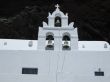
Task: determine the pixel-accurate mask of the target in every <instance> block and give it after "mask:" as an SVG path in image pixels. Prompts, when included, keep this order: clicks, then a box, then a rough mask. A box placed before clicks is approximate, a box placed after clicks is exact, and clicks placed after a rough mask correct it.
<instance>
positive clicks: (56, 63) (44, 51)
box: [0, 5, 110, 82]
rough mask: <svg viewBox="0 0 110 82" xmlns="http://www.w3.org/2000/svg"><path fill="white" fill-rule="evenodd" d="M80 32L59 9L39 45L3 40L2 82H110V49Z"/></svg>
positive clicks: (0, 58)
mask: <svg viewBox="0 0 110 82" xmlns="http://www.w3.org/2000/svg"><path fill="white" fill-rule="evenodd" d="M77 32H78V31H77V28H74V22H71V23H70V24H68V14H67V13H66V14H64V13H63V12H62V11H60V9H59V5H56V9H55V11H54V12H53V13H49V15H48V23H46V22H43V27H39V33H38V41H37V40H12V39H10V40H8V39H0V82H110V65H109V62H110V45H109V44H108V43H107V42H105V41H79V40H78V33H77Z"/></svg>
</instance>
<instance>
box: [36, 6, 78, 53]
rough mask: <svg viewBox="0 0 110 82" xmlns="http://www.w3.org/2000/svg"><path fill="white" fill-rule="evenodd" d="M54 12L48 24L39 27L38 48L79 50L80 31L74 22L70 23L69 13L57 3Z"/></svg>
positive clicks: (49, 16)
mask: <svg viewBox="0 0 110 82" xmlns="http://www.w3.org/2000/svg"><path fill="white" fill-rule="evenodd" d="M55 7H56V9H55V11H54V12H53V13H49V15H48V17H47V18H48V24H47V23H46V22H43V27H39V34H38V50H43V51H44V50H55V51H63V50H64V51H65V50H77V49H78V33H77V28H74V27H73V25H74V22H71V23H70V24H68V14H67V13H66V14H64V13H63V12H62V11H60V9H59V5H58V4H57V5H56V6H55Z"/></svg>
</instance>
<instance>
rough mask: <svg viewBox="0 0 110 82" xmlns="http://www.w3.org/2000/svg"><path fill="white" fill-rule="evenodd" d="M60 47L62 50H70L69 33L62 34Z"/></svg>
mask: <svg viewBox="0 0 110 82" xmlns="http://www.w3.org/2000/svg"><path fill="white" fill-rule="evenodd" d="M62 49H63V50H70V49H71V47H70V35H69V34H67V33H66V34H65V35H63V38H62Z"/></svg>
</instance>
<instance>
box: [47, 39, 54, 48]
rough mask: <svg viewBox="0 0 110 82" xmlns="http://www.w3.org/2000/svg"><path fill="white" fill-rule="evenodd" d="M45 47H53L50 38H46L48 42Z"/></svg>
mask: <svg viewBox="0 0 110 82" xmlns="http://www.w3.org/2000/svg"><path fill="white" fill-rule="evenodd" d="M47 47H49V48H51V47H53V43H52V40H48V44H47Z"/></svg>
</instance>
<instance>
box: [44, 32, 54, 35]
mask: <svg viewBox="0 0 110 82" xmlns="http://www.w3.org/2000/svg"><path fill="white" fill-rule="evenodd" d="M49 35H52V36H54V34H53V33H52V32H47V33H46V36H49Z"/></svg>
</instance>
